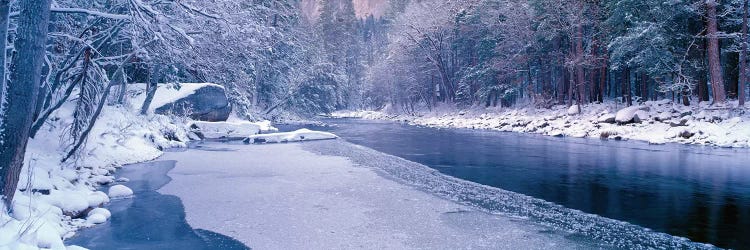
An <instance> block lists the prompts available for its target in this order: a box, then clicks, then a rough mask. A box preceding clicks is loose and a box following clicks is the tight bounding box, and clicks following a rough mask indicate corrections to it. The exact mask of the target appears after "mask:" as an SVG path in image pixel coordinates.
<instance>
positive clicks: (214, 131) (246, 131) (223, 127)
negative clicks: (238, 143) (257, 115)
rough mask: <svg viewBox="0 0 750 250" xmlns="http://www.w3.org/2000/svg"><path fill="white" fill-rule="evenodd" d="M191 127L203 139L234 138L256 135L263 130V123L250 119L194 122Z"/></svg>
mask: <svg viewBox="0 0 750 250" xmlns="http://www.w3.org/2000/svg"><path fill="white" fill-rule="evenodd" d="M190 128H191V129H192V131H193V132H194V133H196V134H197V135H198V136H199V137H201V139H205V138H233V137H240V138H242V137H246V136H248V135H255V134H258V133H259V132H260V131H261V125H259V124H255V123H252V122H248V121H240V122H201V121H199V122H194V123H193V124H192V125H190Z"/></svg>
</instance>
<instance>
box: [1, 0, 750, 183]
mask: <svg viewBox="0 0 750 250" xmlns="http://www.w3.org/2000/svg"><path fill="white" fill-rule="evenodd" d="M300 6H301V5H300V3H299V2H296V1H281V0H274V1H257V0H247V1H234V0H231V1H230V0H215V1H181V0H159V1H143V0H96V1H75V0H71V1H50V0H47V1H3V2H2V4H1V6H0V15H2V18H0V19H1V20H3V22H0V24H1V25H0V27H2V29H0V30H1V31H2V33H3V34H5V36H6V38H7V39H4V40H2V42H3V43H4V44H5V45H4V46H5V47H6V48H8V49H7V50H6V53H4V54H3V57H2V58H0V59H2V61H5V62H6V63H5V65H6V67H3V68H2V69H3V72H0V74H3V75H7V77H6V78H5V79H4V81H3V86H4V87H3V88H2V90H3V91H2V100H3V102H2V103H3V105H2V110H3V112H2V117H3V119H2V128H3V129H2V131H4V133H3V140H2V141H3V142H4V143H3V144H2V145H3V146H2V159H3V162H4V163H5V162H9V161H10V159H15V160H20V159H21V158H18V154H19V153H17V151H15V150H13V148H16V147H17V146H20V145H21V142H23V141H25V140H26V138H27V137H32V138H33V137H34V135H35V133H36V132H37V131H38V130H39V129H40V127H41V126H42V125H43V124H44V123H45V122H46V121H47V119H48V118H49V116H50V114H52V113H53V112H54V111H55V110H56V109H58V108H60V107H61V106H62V104H63V103H65V102H67V101H75V103H76V107H75V109H76V112H75V116H74V119H73V121H71V124H70V127H69V128H68V129H67V131H68V132H69V138H68V140H69V144H70V148H69V151H70V155H72V154H73V153H74V152H75V151H76V150H77V148H78V147H80V144H82V143H83V142H84V141H85V138H86V136H87V133H88V131H89V128H90V127H91V126H92V125H93V124H94V123H95V122H96V119H97V117H98V116H99V115H100V112H101V110H102V107H103V106H107V105H110V106H111V105H122V104H123V103H124V102H127V101H128V100H127V99H128V85H129V84H130V83H147V82H148V83H149V86H152V85H156V84H170V83H180V82H212V83H217V84H220V85H223V86H225V87H226V88H227V89H228V92H229V96H230V101H231V103H232V104H233V106H234V107H235V108H236V111H235V112H236V113H237V114H238V115H240V116H242V117H245V118H249V119H259V118H274V117H281V116H285V115H290V114H293V115H299V116H311V115H316V114H324V113H330V112H333V111H336V110H343V109H371V110H379V109H383V108H385V107H391V108H393V109H394V110H399V111H402V112H406V113H414V112H417V111H418V110H425V109H432V108H433V107H436V106H437V105H441V104H448V105H455V106H457V107H490V106H492V107H494V106H503V107H514V106H519V105H521V106H523V105H533V106H535V107H552V106H553V105H558V104H564V105H568V106H571V105H574V104H578V105H583V104H586V103H593V102H604V101H607V100H616V101H617V102H621V103H623V104H626V105H632V104H634V103H639V102H644V101H647V100H659V99H671V100H674V101H676V102H680V103H683V104H684V105H695V104H696V103H699V102H710V103H711V104H712V105H715V106H720V107H726V105H727V104H726V103H728V102H731V101H733V100H736V101H738V103H739V104H738V105H739V106H740V107H741V106H742V105H744V102H745V99H746V96H747V94H746V92H747V90H746V85H747V74H746V73H745V72H746V71H747V9H748V7H747V2H746V1H739V0H731V1H715V0H706V1H704V0H696V1H650V0H617V1H583V0H565V1H537V0H529V1H503V0H473V1H428V0H424V1H390V2H388V3H387V5H386V6H384V7H383V8H384V10H383V14H382V15H379V16H377V17H375V16H374V15H367V16H362V15H358V14H357V13H356V11H355V8H354V4H353V2H352V1H351V0H324V1H320V2H319V3H318V5H317V6H315V7H314V8H318V11H319V15H317V16H315V17H306V16H305V15H302V10H301V7H300ZM40 18H41V19H40ZM6 71H7V72H6ZM149 89H150V90H155V89H156V88H152V87H149ZM143 106H145V107H144V110H145V109H146V108H147V106H148V103H144V104H143ZM734 107H737V106H736V105H735V106H734ZM21 116H23V117H24V119H16V118H17V117H21ZM9 117H12V119H9ZM26 127H28V128H30V129H29V130H28V131H26V129H24V128H26ZM3 171H7V168H4V169H3Z"/></svg>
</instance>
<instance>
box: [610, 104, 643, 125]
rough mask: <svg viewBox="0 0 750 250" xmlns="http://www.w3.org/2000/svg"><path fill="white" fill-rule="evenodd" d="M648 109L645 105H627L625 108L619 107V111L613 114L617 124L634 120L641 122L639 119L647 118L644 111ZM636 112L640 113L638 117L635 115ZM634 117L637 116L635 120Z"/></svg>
mask: <svg viewBox="0 0 750 250" xmlns="http://www.w3.org/2000/svg"><path fill="white" fill-rule="evenodd" d="M648 110H649V109H648V107H645V106H632V107H627V108H624V109H621V110H620V111H617V115H616V116H615V121H616V122H617V123H618V124H630V123H634V122H641V120H643V119H645V118H647V116H648V113H646V112H644V111H648ZM637 113H638V114H639V115H640V117H638V115H636V114H637ZM636 118H638V120H637V121H636Z"/></svg>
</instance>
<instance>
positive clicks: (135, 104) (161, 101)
mask: <svg viewBox="0 0 750 250" xmlns="http://www.w3.org/2000/svg"><path fill="white" fill-rule="evenodd" d="M208 86H213V87H218V88H222V89H223V88H224V87H223V86H221V85H218V84H215V83H180V84H179V85H177V84H159V85H158V88H157V89H156V93H155V94H154V99H153V100H152V101H151V106H149V112H151V113H153V112H154V110H156V109H158V108H160V107H162V106H164V105H167V104H169V103H173V102H175V101H177V100H180V99H183V98H185V97H188V96H190V95H192V94H194V93H195V91H197V90H199V89H201V88H205V87H208ZM128 88H130V89H131V90H133V92H137V93H139V94H138V95H136V96H135V97H134V98H133V99H132V100H131V101H130V104H131V108H132V109H133V110H138V109H140V108H141V105H142V104H143V100H144V99H146V95H144V94H143V93H145V91H146V84H130V85H128Z"/></svg>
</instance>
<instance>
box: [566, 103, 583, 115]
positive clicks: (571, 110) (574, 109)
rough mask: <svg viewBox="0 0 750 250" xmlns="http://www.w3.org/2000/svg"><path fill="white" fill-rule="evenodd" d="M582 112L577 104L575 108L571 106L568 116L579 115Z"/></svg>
mask: <svg viewBox="0 0 750 250" xmlns="http://www.w3.org/2000/svg"><path fill="white" fill-rule="evenodd" d="M580 111H581V109H580V108H579V106H578V105H577V104H575V105H573V106H570V108H568V115H577V114H578V113H580Z"/></svg>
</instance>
